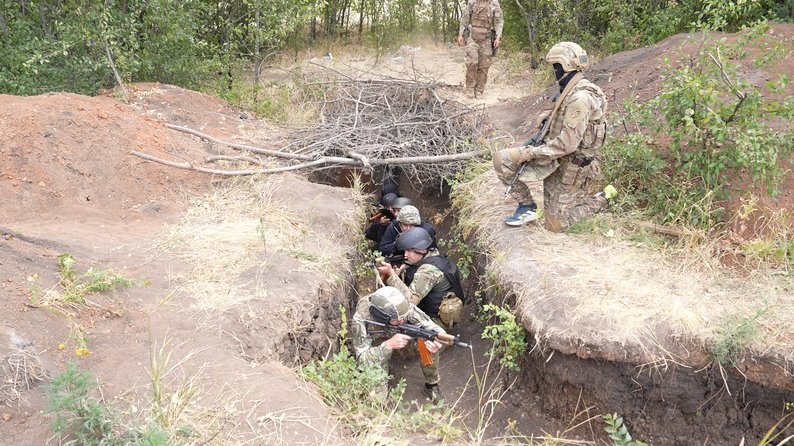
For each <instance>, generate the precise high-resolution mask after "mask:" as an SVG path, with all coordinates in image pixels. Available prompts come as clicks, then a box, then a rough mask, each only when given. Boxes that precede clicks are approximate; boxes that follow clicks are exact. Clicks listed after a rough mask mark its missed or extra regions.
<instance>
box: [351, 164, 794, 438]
mask: <svg viewBox="0 0 794 446" xmlns="http://www.w3.org/2000/svg"><path fill="white" fill-rule="evenodd" d="M401 183H402V184H407V180H406V179H405V178H401ZM371 187H373V188H374V186H371ZM400 191H401V192H402V193H404V194H405V195H406V196H407V197H408V198H410V199H411V200H412V202H413V203H414V204H415V205H416V206H417V207H418V208H419V210H420V213H421V214H422V217H423V219H425V218H426V217H425V215H426V214H427V215H435V216H440V217H441V218H440V220H437V221H435V222H433V223H434V226H435V227H436V230H437V235H438V238H439V240H450V239H452V238H453V232H452V231H453V228H454V225H455V223H456V217H455V214H456V213H455V212H454V209H452V208H451V204H450V200H449V188H448V187H444V188H443V189H442V190H441V191H439V190H431V191H423V192H417V191H414V190H411V189H410V188H409V187H405V188H401V190H400ZM375 195H376V196H377V193H376V194H375ZM462 242H463V243H465V244H466V245H467V246H469V247H470V248H472V249H474V250H475V251H476V249H477V241H476V239H475V238H471V239H469V240H465V241H462ZM442 253H444V250H443V249H442ZM450 258H451V259H452V260H455V261H458V260H459V259H458V258H456V255H455V253H454V252H452V253H451V254H450ZM472 260H473V262H472V264H471V265H470V267H471V274H470V275H469V277H468V278H467V279H465V280H464V290H465V292H466V307H465V308H466V315H467V317H466V320H465V322H463V323H461V324H460V325H459V326H458V327H456V328H453V330H452V333H453V334H459V335H460V337H461V339H462V340H464V341H466V342H470V343H472V344H473V349H472V350H471V351H469V350H468V349H459V348H453V349H447V350H445V351H444V352H443V353H442V356H441V359H440V363H441V364H440V373H441V380H442V381H441V387H442V390H443V392H444V395H445V397H446V398H447V399H448V400H449V401H450V402H448V406H451V407H452V408H453V410H454V411H455V412H456V414H459V419H460V422H461V423H462V424H463V425H464V426H465V428H466V430H467V431H468V432H469V433H470V435H471V434H472V433H473V435H475V436H476V437H477V438H485V439H501V440H507V439H510V440H511V441H519V442H521V441H530V440H531V439H535V440H537V439H538V438H543V437H544V436H551V437H560V438H564V439H568V440H576V441H582V442H584V443H583V444H612V442H611V440H609V437H608V435H607V434H606V432H605V431H604V423H603V421H602V419H601V415H602V414H607V413H617V414H619V415H621V416H622V417H623V418H624V419H625V422H626V424H627V426H628V428H629V430H630V432H631V434H632V436H633V437H634V438H635V439H638V440H641V441H644V442H646V443H648V444H652V445H661V446H667V445H670V446H672V445H728V444H740V442H742V441H744V444H747V445H756V444H760V442H761V441H762V438H763V437H764V435H765V434H766V432H767V431H768V430H769V429H770V428H771V427H772V426H773V425H775V423H777V422H778V421H779V420H780V419H781V418H782V417H783V416H785V415H786V413H787V411H786V409H785V407H789V406H790V405H791V402H792V401H794V392H791V391H788V390H785V389H776V388H774V387H766V386H763V385H761V384H758V383H756V382H753V381H750V380H748V379H747V378H746V377H744V376H743V375H742V374H741V373H740V372H736V371H734V370H730V369H728V368H723V369H721V368H720V367H719V366H718V365H711V366H708V367H705V368H702V369H700V370H694V369H693V368H690V367H683V366H679V365H676V364H664V365H655V366H649V365H648V364H635V363H630V362H619V361H612V360H607V359H599V358H598V357H587V356H589V355H584V354H582V355H577V354H576V353H570V352H568V353H563V352H561V351H558V350H554V349H551V348H548V347H545V348H539V346H538V345H536V339H535V337H534V333H531V332H527V339H528V350H529V351H528V352H527V353H525V354H524V355H523V356H522V357H521V358H520V370H518V371H509V370H506V369H501V368H500V367H498V364H497V363H496V362H495V361H489V356H488V354H487V353H488V351H489V349H490V348H491V345H492V344H491V341H488V340H484V339H482V338H481V335H482V332H483V324H482V323H481V321H480V320H479V319H478V313H479V311H480V309H481V308H482V306H483V305H484V304H486V303H494V304H496V305H504V304H508V305H510V306H511V307H512V308H516V305H514V304H515V302H514V297H513V296H514V295H513V293H511V292H510V290H509V289H508V290H505V289H501V290H499V289H498V288H500V287H496V288H495V287H493V286H488V284H487V279H486V273H485V271H486V267H487V259H486V257H485V256H483V255H477V256H474V257H473V259H472ZM359 285H360V284H359ZM354 288H357V289H358V288H360V286H355V287H354ZM350 299H351V305H354V302H355V299H356V296H355V295H353V296H350ZM353 308H354V307H353ZM520 318H521V317H520V315H518V319H519V320H520ZM486 323H487V322H486ZM525 326H526V325H525ZM580 356H582V357H580ZM390 373H391V374H392V376H393V381H396V380H400V379H404V380H405V381H406V383H407V388H406V392H405V398H406V399H407V400H409V401H410V400H417V401H422V399H423V396H422V394H421V389H422V386H423V382H424V381H423V378H422V374H421V370H420V368H419V366H418V363H417V359H416V358H413V357H411V356H410V355H405V354H397V355H395V357H393V358H392V363H391V371H390ZM786 403H789V404H788V406H787V404H786ZM789 411H790V409H789ZM792 434H794V427H789V429H788V431H786V432H785V433H784V434H783V435H781V436H780V437H778V439H782V438H785V437H786V436H787V435H792ZM768 444H776V443H768Z"/></svg>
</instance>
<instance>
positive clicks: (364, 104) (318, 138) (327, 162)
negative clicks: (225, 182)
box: [132, 78, 487, 189]
mask: <svg viewBox="0 0 794 446" xmlns="http://www.w3.org/2000/svg"><path fill="white" fill-rule="evenodd" d="M437 86H438V84H436V83H433V82H432V81H431V82H422V81H416V80H397V79H387V80H357V79H352V78H347V79H343V80H336V81H331V82H320V83H314V84H309V87H310V88H315V87H320V88H318V89H317V90H315V91H319V93H318V94H317V95H316V96H315V98H314V99H311V100H310V101H312V102H313V103H314V105H315V106H316V107H317V108H318V109H319V111H320V117H321V119H320V123H319V124H317V125H314V126H308V127H306V128H303V129H300V130H297V131H296V132H295V133H293V135H292V137H291V138H290V140H291V142H290V143H288V144H287V145H286V146H285V147H281V148H279V149H269V148H261V147H254V146H249V145H242V144H235V143H232V142H228V141H222V140H218V139H216V138H213V137H211V136H209V135H206V134H204V133H201V132H198V131H196V130H193V129H189V128H186V127H180V126H176V125H171V124H167V126H168V127H169V128H172V129H174V130H178V131H182V132H186V133H190V134H193V135H195V136H198V137H200V138H202V139H205V140H207V141H210V142H213V143H216V144H220V145H225V146H227V147H230V148H233V149H236V150H240V151H242V152H244V153H243V154H242V155H240V156H227V155H219V156H213V157H209V158H207V159H205V162H217V161H224V162H226V163H225V164H224V165H225V166H226V168H225V169H213V168H206V167H200V166H196V165H194V164H191V163H180V162H172V161H167V160H163V159H160V158H156V157H154V156H151V155H148V154H145V153H141V152H137V151H133V152H132V153H133V154H134V155H137V156H139V157H142V158H145V159H148V160H151V161H156V162H160V163H163V164H166V165H170V166H173V167H179V168H183V169H190V170H196V171H200V172H207V173H213V174H222V175H251V174H258V173H275V172H284V171H288V170H299V169H309V170H320V169H329V168H336V167H348V168H350V167H357V168H361V169H363V170H365V171H369V170H372V169H374V168H375V167H376V166H400V167H402V169H403V170H404V171H405V172H406V174H407V175H408V177H409V179H410V180H411V182H412V185H413V186H414V187H415V188H417V189H420V188H426V187H436V186H438V185H439V184H441V181H442V179H443V178H450V177H452V176H453V175H454V173H455V172H457V171H459V170H460V169H461V168H462V162H463V161H464V160H466V159H469V158H473V157H477V156H482V155H484V154H485V153H486V152H487V150H485V148H484V147H483V146H482V144H483V141H484V138H482V136H483V133H484V132H485V128H486V123H485V116H486V115H485V114H484V113H483V112H482V111H481V110H478V109H473V108H470V107H467V106H466V105H464V104H461V103H458V102H454V101H447V100H443V99H441V98H440V97H439V96H438V94H436V92H435V88H436V87H437ZM274 158H276V159H279V160H280V161H281V163H280V164H281V167H272V166H273V159H274ZM252 164H253V165H256V166H259V167H256V168H249V167H250V166H251V165H252ZM229 166H235V167H238V168H236V169H232V168H230V167H229ZM268 166H269V167H268Z"/></svg>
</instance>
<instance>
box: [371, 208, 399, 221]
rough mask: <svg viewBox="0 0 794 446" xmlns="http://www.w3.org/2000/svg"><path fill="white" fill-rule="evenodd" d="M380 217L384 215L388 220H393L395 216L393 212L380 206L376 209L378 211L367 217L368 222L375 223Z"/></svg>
mask: <svg viewBox="0 0 794 446" xmlns="http://www.w3.org/2000/svg"><path fill="white" fill-rule="evenodd" d="M381 217H386V218H388V219H389V220H394V219H395V218H397V217H396V216H395V215H394V212H392V211H390V210H388V209H386V208H380V209H378V212H375V213H374V214H372V217H370V218H369V222H370V223H375V222H376V221H380V219H381Z"/></svg>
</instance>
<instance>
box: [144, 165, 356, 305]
mask: <svg viewBox="0 0 794 446" xmlns="http://www.w3.org/2000/svg"><path fill="white" fill-rule="evenodd" d="M284 181H298V180H293V179H284V178H283V177H250V178H237V179H235V180H232V181H229V182H226V183H223V184H221V185H220V186H217V187H216V188H215V190H214V192H213V193H212V194H211V195H208V196H205V197H202V198H200V199H197V200H196V201H195V202H194V204H193V206H192V207H191V208H190V209H189V210H188V211H187V212H186V213H185V215H184V217H183V219H182V221H180V222H179V224H177V225H175V226H173V227H171V228H170V230H169V231H168V233H167V234H164V235H163V236H162V238H161V240H160V241H159V242H158V244H157V248H158V249H160V250H165V251H170V252H173V253H174V254H176V256H178V257H179V258H181V259H182V260H183V261H184V262H185V263H186V264H187V265H191V266H192V267H191V268H188V269H187V271H186V272H185V273H184V274H182V275H180V276H178V277H175V279H176V282H177V284H178V285H179V287H180V290H181V291H183V292H185V293H186V294H188V295H190V296H192V297H193V298H194V299H195V302H196V304H195V306H196V307H197V308H199V309H202V310H220V311H224V310H225V309H228V308H231V307H233V306H235V305H237V304H242V303H245V302H248V301H251V300H254V299H264V298H266V297H267V293H268V290H267V289H265V287H264V284H263V283H264V277H263V276H262V275H263V274H265V273H266V272H267V271H269V270H270V269H271V268H273V267H274V264H273V263H272V262H274V259H279V258H283V256H275V254H284V255H286V256H290V257H292V258H294V259H297V260H298V261H299V264H300V267H301V268H305V269H307V270H310V271H316V272H318V273H320V274H323V275H325V276H326V277H336V276H338V275H339V266H338V265H341V264H343V263H344V256H345V252H344V246H340V245H339V244H338V243H335V242H334V241H333V240H330V239H328V237H327V236H326V237H319V236H317V235H316V234H315V233H314V231H313V230H312V228H311V226H310V224H311V222H310V221H307V216H306V215H299V214H298V213H297V212H296V211H292V210H290V208H289V203H285V202H284V201H283V200H282V198H281V197H282V196H283V194H284V193H285V188H287V187H290V186H285V185H284V184H283V182H284ZM275 261H281V260H275ZM250 275H253V276H252V277H250V278H249V277H248V276H250ZM241 277H246V280H241ZM250 281H253V284H252V283H250Z"/></svg>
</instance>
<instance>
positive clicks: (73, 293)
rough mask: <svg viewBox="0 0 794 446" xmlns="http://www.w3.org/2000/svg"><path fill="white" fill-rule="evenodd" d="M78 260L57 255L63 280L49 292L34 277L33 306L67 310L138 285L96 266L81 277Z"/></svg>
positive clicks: (32, 288)
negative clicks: (77, 267)
mask: <svg viewBox="0 0 794 446" xmlns="http://www.w3.org/2000/svg"><path fill="white" fill-rule="evenodd" d="M76 265H77V261H76V260H75V259H74V257H73V256H72V255H71V254H68V253H62V254H60V255H58V273H59V275H60V280H59V281H58V283H57V284H56V285H55V286H54V287H52V288H50V289H49V290H44V289H42V287H41V285H39V283H38V275H35V276H33V278H32V279H33V280H32V283H31V304H32V305H33V306H36V307H50V308H55V309H58V310H62V311H66V310H69V309H74V308H77V307H79V306H80V305H89V304H92V303H91V302H90V301H89V300H88V296H90V295H93V294H98V293H104V292H108V291H110V292H115V291H116V290H117V289H119V288H130V287H132V286H133V285H134V284H135V281H134V280H133V279H129V278H127V277H124V276H122V275H118V274H115V273H113V272H112V271H110V270H101V269H97V268H94V267H91V268H88V270H87V271H85V272H84V273H82V274H80V273H79V272H78V271H76V270H75V266H76Z"/></svg>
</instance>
